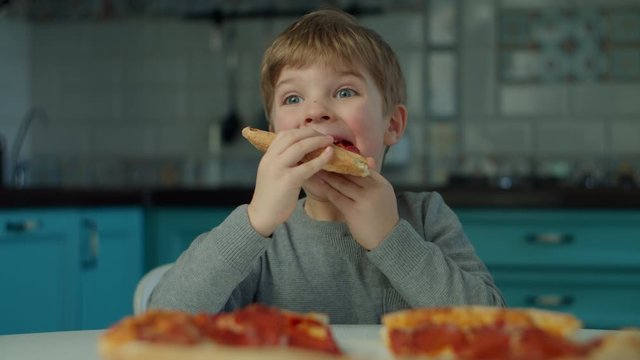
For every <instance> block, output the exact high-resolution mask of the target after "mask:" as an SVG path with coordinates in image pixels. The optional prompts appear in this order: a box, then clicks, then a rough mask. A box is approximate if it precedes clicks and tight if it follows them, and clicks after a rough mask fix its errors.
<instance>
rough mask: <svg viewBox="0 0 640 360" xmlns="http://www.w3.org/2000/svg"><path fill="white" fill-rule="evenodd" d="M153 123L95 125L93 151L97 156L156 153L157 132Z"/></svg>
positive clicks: (138, 155)
mask: <svg viewBox="0 0 640 360" xmlns="http://www.w3.org/2000/svg"><path fill="white" fill-rule="evenodd" d="M154 128H155V127H154V126H152V125H118V126H113V125H109V124H105V125H94V126H92V127H91V132H92V134H91V145H92V149H91V152H92V154H93V156H96V157H111V156H116V157H124V158H127V157H133V158H137V157H145V156H152V155H154V153H155V151H156V148H155V143H156V142H155V138H156V136H157V135H156V133H155V130H154Z"/></svg>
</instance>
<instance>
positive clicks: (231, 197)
mask: <svg viewBox="0 0 640 360" xmlns="http://www.w3.org/2000/svg"><path fill="white" fill-rule="evenodd" d="M397 189H398V190H409V191H425V190H432V191H438V192H439V193H440V194H441V195H442V196H443V197H444V199H445V202H446V203H447V204H449V206H451V207H453V208H585V209H589V208H593V209H603V208H605V209H606V208H611V209H616V208H619V209H640V188H630V189H623V188H596V189H585V188H579V187H549V188H513V189H506V190H505V189H499V188H495V187H469V186H466V187H465V186H461V187H455V186H449V187H438V188H427V187H425V188H420V187H415V186H414V187H398V188H397ZM252 191H253V190H252V189H251V188H245V187H240V188H232V187H222V188H175V189H86V188H81V189H73V188H26V189H11V188H0V208H35V207H71V206H73V207H85V206H86V207H93V206H126V205H140V206H186V207H205V206H207V207H210V206H224V207H233V206H236V205H239V204H243V203H247V202H249V201H250V200H251V195H252Z"/></svg>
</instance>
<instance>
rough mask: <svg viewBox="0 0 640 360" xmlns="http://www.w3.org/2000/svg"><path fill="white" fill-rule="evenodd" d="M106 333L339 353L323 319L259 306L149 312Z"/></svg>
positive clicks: (123, 337)
mask: <svg viewBox="0 0 640 360" xmlns="http://www.w3.org/2000/svg"><path fill="white" fill-rule="evenodd" d="M108 333H109V336H111V338H114V339H115V338H118V339H120V340H121V341H128V340H134V339H135V340H142V341H150V342H156V343H165V344H182V345H192V344H197V343H200V342H203V341H212V342H214V343H218V344H224V345H231V346H285V347H286V346H292V347H299V348H304V349H309V350H316V351H322V352H326V353H330V354H341V352H340V349H339V348H338V345H337V344H336V342H335V341H334V339H333V337H332V335H331V332H330V328H329V327H328V326H327V325H326V324H325V323H323V322H321V321H318V320H316V319H315V318H313V317H312V316H309V315H305V314H299V313H293V312H283V311H280V310H278V309H277V308H274V307H267V306H264V305H261V304H253V305H249V306H247V307H245V308H243V309H240V310H236V311H234V312H229V313H218V314H205V313H201V314H196V315H192V314H189V313H186V312H180V311H166V310H151V311H148V312H146V313H144V314H142V315H139V316H135V317H129V318H127V319H125V320H123V321H122V322H121V323H120V324H118V325H117V326H114V327H112V328H111V329H109V331H108Z"/></svg>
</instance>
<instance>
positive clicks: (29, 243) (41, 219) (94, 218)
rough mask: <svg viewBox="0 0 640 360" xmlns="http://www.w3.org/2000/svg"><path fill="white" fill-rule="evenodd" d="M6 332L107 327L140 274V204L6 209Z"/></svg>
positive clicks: (2, 310)
mask: <svg viewBox="0 0 640 360" xmlns="http://www.w3.org/2000/svg"><path fill="white" fill-rule="evenodd" d="M0 227H1V228H0V285H1V286H2V287H3V289H4V290H3V292H2V293H3V296H1V297H0V334H12V333H25V332H41V331H61V330H78V329H96V328H104V327H106V326H108V325H110V324H111V323H113V322H115V321H117V320H119V319H120V318H122V317H123V316H125V315H127V314H130V313H131V312H132V301H133V290H134V288H135V284H136V283H137V281H138V280H139V279H140V277H141V276H142V264H143V251H142V246H143V239H144V236H143V215H142V210H141V209H139V208H135V207H126V208H125V207H123V208H108V209H73V208H65V209H53V208H47V209H38V210H20V209H12V210H3V211H0Z"/></svg>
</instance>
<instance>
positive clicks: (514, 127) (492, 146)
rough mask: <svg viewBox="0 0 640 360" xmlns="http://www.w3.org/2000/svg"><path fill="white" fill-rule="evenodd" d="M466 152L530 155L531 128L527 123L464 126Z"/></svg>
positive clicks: (485, 123) (531, 146) (474, 123)
mask: <svg viewBox="0 0 640 360" xmlns="http://www.w3.org/2000/svg"><path fill="white" fill-rule="evenodd" d="M463 127H464V131H463V142H464V150H465V152H467V153H471V154H494V155H495V154H505V155H513V154H516V155H522V154H529V153H531V151H532V149H533V144H532V136H531V135H532V134H531V126H530V124H529V122H526V121H517V122H516V121H514V122H479V121H473V120H472V121H470V122H467V123H464V124H463Z"/></svg>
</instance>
